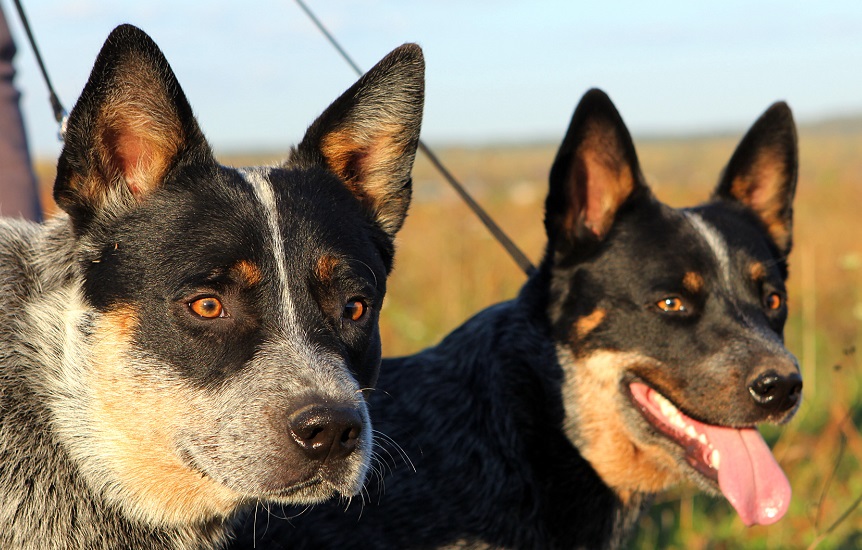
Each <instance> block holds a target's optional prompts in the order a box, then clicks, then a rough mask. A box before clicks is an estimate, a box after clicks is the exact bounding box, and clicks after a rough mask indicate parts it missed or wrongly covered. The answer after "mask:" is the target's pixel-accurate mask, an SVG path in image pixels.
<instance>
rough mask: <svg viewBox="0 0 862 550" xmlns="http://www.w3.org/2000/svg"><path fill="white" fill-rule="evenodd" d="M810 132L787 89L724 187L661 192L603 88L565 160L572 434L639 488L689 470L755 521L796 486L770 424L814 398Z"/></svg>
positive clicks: (559, 258) (554, 193) (624, 491)
mask: <svg viewBox="0 0 862 550" xmlns="http://www.w3.org/2000/svg"><path fill="white" fill-rule="evenodd" d="M796 176H797V148H796V133H795V129H794V124H793V119H792V116H791V113H790V110H789V109H788V107H787V106H786V105H785V104H783V103H776V104H775V105H773V106H772V107H770V108H769V109H768V110H767V111H766V112H765V113H764V114H763V115H762V116H761V117H760V119H759V120H758V121H757V122H756V123H755V124H754V125H753V127H752V128H751V129H750V130H749V132H748V133H747V134H746V136H745V137H744V138H743V140H742V141H741V142H740V144H739V146H738V148H737V149H736V151H735V153H734V154H733V156H732V157H731V159H730V162H729V163H728V165H727V167H726V169H725V171H724V174H723V175H722V176H721V179H720V183H719V184H718V187H717V188H716V190H715V192H714V195H713V197H712V199H711V200H710V201H709V202H707V203H705V204H703V205H700V206H697V207H694V208H688V209H673V208H670V207H668V206H666V205H664V204H662V203H660V202H659V201H657V200H656V199H655V198H654V197H653V195H652V193H651V192H650V190H649V188H648V187H647V185H646V183H645V181H644V178H643V176H642V174H641V171H640V168H639V164H638V159H637V155H636V153H635V147H634V144H633V142H632V139H631V137H630V135H629V133H628V130H627V129H626V127H625V125H624V123H623V121H622V119H621V118H620V115H619V114H618V113H617V111H616V109H615V108H614V106H613V104H612V103H611V102H610V100H609V99H608V98H607V96H606V95H605V94H604V93H602V92H600V91H598V90H592V91H590V92H588V93H587V94H586V95H585V96H584V98H583V99H582V101H581V103H580V105H579V106H578V108H577V109H576V111H575V114H574V116H573V118H572V121H571V125H570V127H569V130H568V133H567V135H566V137H565V139H564V141H563V143H562V146H561V148H560V150H559V152H558V155H557V158H556V160H555V163H554V165H553V168H552V170H551V177H550V183H551V187H550V193H549V196H548V199H547V204H546V229H547V232H548V236H549V244H548V249H547V254H546V257H545V260H544V267H545V268H546V269H549V270H550V274H551V275H550V276H551V290H550V297H549V304H550V305H549V312H548V313H549V318H550V321H551V325H552V331H553V335H554V339H555V342H556V343H557V349H558V356H559V358H560V361H561V364H562V365H563V366H564V369H565V371H566V376H565V382H564V389H563V392H564V396H565V407H566V432H567V435H568V436H569V438H570V439H571V440H572V442H573V443H574V444H575V445H576V446H577V447H578V449H579V450H580V452H581V453H582V454H583V455H584V457H585V458H586V459H587V460H589V461H590V463H591V464H592V466H593V467H594V469H595V470H596V472H597V473H598V474H599V475H600V476H601V477H602V478H603V480H604V481H605V483H606V484H607V485H608V486H610V487H611V488H612V489H614V490H615V491H616V492H617V494H618V495H620V496H621V498H622V499H623V500H625V499H626V498H628V496H629V495H631V494H633V493H655V492H658V491H660V490H662V489H664V488H666V487H668V486H669V485H671V484H673V483H676V482H677V481H679V480H681V479H684V478H687V479H690V480H692V481H694V482H695V483H696V484H698V485H699V486H700V487H702V488H704V489H706V490H707V491H711V492H717V491H720V492H721V493H723V494H724V495H725V496H726V497H727V499H728V500H729V501H730V502H731V504H732V505H733V506H734V508H735V509H736V510H737V511H738V513H739V514H740V517H741V518H742V519H743V521H745V523H747V524H753V523H771V522H773V521H776V520H777V519H779V518H780V517H781V515H783V514H784V512H785V511H786V509H787V505H788V502H789V498H790V487H789V484H788V483H787V479H786V477H785V476H784V474H783V472H782V471H781V469H780V467H779V466H778V465H777V463H776V462H775V459H774V458H773V457H772V454H771V452H770V451H769V448H768V447H767V446H766V444H765V443H764V441H763V438H762V437H761V436H760V435H759V433H758V432H757V430H756V425H757V424H759V423H763V422H784V421H786V420H788V419H789V418H790V417H791V416H792V415H793V413H794V412H795V410H796V409H797V407H798V405H799V402H800V400H801V389H802V380H801V377H800V374H799V368H798V365H797V362H796V360H795V358H794V357H793V356H792V355H791V354H790V353H789V352H788V351H787V350H786V349H785V347H784V345H783V336H782V332H783V327H784V323H785V320H786V318H787V294H786V290H785V285H784V283H785V279H786V277H787V255H788V253H789V252H790V248H791V223H792V200H793V195H794V190H795V185H796Z"/></svg>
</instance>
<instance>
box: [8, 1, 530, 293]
mask: <svg viewBox="0 0 862 550" xmlns="http://www.w3.org/2000/svg"><path fill="white" fill-rule="evenodd" d="M16 1H17V0H16ZM296 3H297V4H299V7H300V8H302V11H304V12H305V14H306V15H308V17H309V19H311V21H312V22H313V23H314V24H315V26H316V27H317V28H318V29H319V30H320V32H322V33H323V36H325V37H326V39H327V40H329V43H330V44H332V46H333V47H334V48H335V49H336V50H338V53H339V54H341V57H343V58H344V60H345V61H347V64H348V65H350V66H351V67H352V68H353V70H354V71H356V74H358V75H361V74H362V70H361V69H360V68H359V66H358V65H357V64H356V63H354V61H353V59H352V58H351V57H350V55H348V53H347V52H346V51H344V48H342V47H341V45H340V44H339V43H338V41H337V40H336V39H335V37H334V36H332V34H331V33H330V32H329V31H328V30H327V28H326V27H325V26H324V25H323V23H321V22H320V20H319V19H318V18H317V17H316V16H315V15H314V13H313V12H312V11H311V10H310V9H309V8H308V6H307V5H305V2H303V0H296ZM419 149H420V150H421V151H422V152H423V153H425V155H426V156H427V157H428V159H429V160H430V161H431V164H433V165H434V167H435V168H437V170H438V171H439V172H440V173H441V174H442V175H443V178H444V179H445V180H446V181H447V182H449V185H451V186H452V188H453V189H454V190H455V192H456V193H458V195H460V197H461V198H462V199H463V200H464V202H466V203H467V206H469V207H470V209H471V210H472V211H473V213H474V214H476V216H478V217H479V219H480V220H481V221H482V223H483V224H485V227H487V228H488V231H490V232H491V234H492V235H493V236H494V238H496V239H497V241H498V242H499V243H500V244H501V245H503V248H505V249H506V252H508V253H509V255H510V256H511V257H512V259H513V260H515V263H517V264H518V267H520V268H521V270H523V271H524V273H526V274H527V275H528V276H529V275H530V274H531V273H533V271H535V269H536V268H535V267H534V266H533V264H532V262H530V260H529V259H528V258H527V256H526V255H525V254H524V253H523V252H522V251H521V249H520V248H518V247H517V245H515V243H514V242H512V240H511V239H510V238H509V237H508V236H506V234H505V233H504V232H503V230H502V229H500V226H498V225H497V224H496V223H495V222H494V220H493V219H491V216H489V215H488V213H487V212H485V210H484V209H483V208H482V207H481V206H479V203H477V202H476V201H475V200H473V197H471V196H470V194H469V193H467V190H466V189H464V186H463V185H461V184H460V183H459V182H458V180H457V179H455V177H454V176H453V175H452V174H451V173H450V172H449V170H447V169H446V167H445V166H443V163H442V162H440V159H438V158H437V155H435V154H434V152H433V151H431V149H430V148H429V147H428V146H427V145H425V144H424V143H423V142H422V141H421V140H420V141H419Z"/></svg>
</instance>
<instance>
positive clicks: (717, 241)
mask: <svg viewBox="0 0 862 550" xmlns="http://www.w3.org/2000/svg"><path fill="white" fill-rule="evenodd" d="M685 216H686V218H688V221H689V222H691V225H693V226H694V228H695V229H697V232H698V233H700V235H701V237H703V239H704V240H705V241H706V243H707V244H708V245H709V248H710V249H711V250H712V253H713V254H714V255H715V259H716V260H717V261H718V267H719V271H720V273H721V277H722V282H723V283H726V282H727V281H729V280H730V254H729V252H728V251H727V243H726V242H725V241H724V239H723V238H722V237H721V234H719V232H718V231H716V229H715V228H714V227H712V226H711V225H709V224H708V223H706V221H704V219H703V218H702V217H700V215H698V214H695V213H694V212H688V211H686V212H685Z"/></svg>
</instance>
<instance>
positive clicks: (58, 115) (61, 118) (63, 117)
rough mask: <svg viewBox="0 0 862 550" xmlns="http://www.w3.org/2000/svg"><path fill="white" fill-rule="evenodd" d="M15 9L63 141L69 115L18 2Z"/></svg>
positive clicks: (22, 8)
mask: <svg viewBox="0 0 862 550" xmlns="http://www.w3.org/2000/svg"><path fill="white" fill-rule="evenodd" d="M15 9H17V10H18V17H20V18H21V24H22V25H23V26H24V32H26V33H27V40H29V41H30V47H32V48H33V54H34V55H35V56H36V62H37V63H38V64H39V70H40V71H42V78H43V79H44V80H45V84H46V85H47V87H48V93H49V95H48V99H49V100H50V101H51V109H53V111H54V119H55V120H56V121H57V124H59V125H60V133H59V138H60V141H63V140H64V139H65V137H66V122H67V121H68V118H69V115H68V113H66V109H64V108H63V104H62V103H60V98H59V97H58V96H57V92H55V91H54V86H53V85H51V79H50V78H49V77H48V70H47V69H45V63H44V62H43V61H42V54H41V53H39V46H37V45H36V39H35V38H33V32H32V31H31V30H30V22H29V21H28V20H27V15H26V14H25V13H24V7H23V6H22V5H21V1H20V0H15Z"/></svg>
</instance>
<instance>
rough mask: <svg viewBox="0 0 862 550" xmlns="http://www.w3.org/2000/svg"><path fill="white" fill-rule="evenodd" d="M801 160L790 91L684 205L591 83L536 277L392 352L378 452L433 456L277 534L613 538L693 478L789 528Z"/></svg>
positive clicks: (293, 542)
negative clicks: (779, 440) (647, 177)
mask: <svg viewBox="0 0 862 550" xmlns="http://www.w3.org/2000/svg"><path fill="white" fill-rule="evenodd" d="M796 172H797V151H796V134H795V129H794V124H793V119H792V116H791V114H790V110H789V109H788V107H787V106H786V105H785V104H783V103H777V104H775V105H773V106H772V107H770V108H769V109H768V110H767V111H766V112H765V113H764V114H763V115H762V116H761V117H760V119H759V120H758V121H757V122H756V123H755V124H754V126H753V127H752V128H751V129H750V130H749V132H748V133H747V134H746V136H745V137H744V138H743V139H742V142H741V143H740V144H739V146H738V147H737V149H736V152H735V153H734V154H733V156H732V157H731V159H730V161H729V163H728V165H727V168H726V169H725V171H724V173H723V175H722V176H721V178H720V180H719V184H718V186H717V188H716V189H715V191H714V193H713V195H712V198H711V199H710V200H709V201H708V202H706V203H705V204H702V205H700V206H696V207H693V208H685V209H674V208H670V207H668V206H666V205H664V204H662V203H661V202H659V201H658V200H657V199H656V198H655V197H654V196H653V194H652V192H651V191H650V190H649V188H648V187H647V185H646V183H645V181H644V178H643V176H642V174H641V170H640V167H639V163H638V159H637V156H636V154H635V148H634V144H633V143H632V139H631V137H630V135H629V133H628V130H627V129H626V127H625V125H624V124H623V121H622V119H621V118H620V115H619V114H618V113H617V111H616V109H615V108H614V106H613V104H612V103H611V102H610V100H609V99H608V97H607V96H606V95H605V94H603V93H602V92H600V91H598V90H593V91H590V92H588V93H587V94H586V95H585V96H584V98H583V100H582V101H581V103H580V105H579V106H578V108H577V110H576V111H575V114H574V117H573V119H572V122H571V125H570V127H569V130H568V133H567V134H566V137H565V139H564V140H563V143H562V146H561V147H560V150H559V153H558V154H557V158H556V160H555V162H554V165H553V168H552V170H551V177H550V192H549V195H548V198H547V202H546V215H545V227H546V230H547V233H548V246H547V250H546V253H545V257H544V259H543V261H542V263H541V265H540V267H539V269H538V271H537V272H536V274H535V275H533V276H532V277H531V279H530V280H529V281H528V282H527V284H526V285H525V286H524V288H523V289H522V291H521V293H520V295H519V296H518V297H517V298H516V299H515V300H512V301H510V302H506V303H502V304H498V305H496V306H493V307H491V308H488V309H487V310H485V311H483V312H481V313H479V314H478V315H476V316H475V317H474V318H473V319H471V320H469V321H467V322H466V323H465V324H464V325H463V326H462V327H460V328H459V329H458V330H456V331H455V332H453V333H452V334H451V335H449V336H448V337H447V338H446V339H444V340H443V341H442V342H441V343H440V344H439V345H438V346H436V347H434V348H431V349H428V350H426V351H424V352H422V353H420V354H418V355H414V356H412V357H406V358H401V359H394V360H390V361H384V365H383V368H382V370H381V377H380V382H379V384H378V387H379V390H380V391H377V392H375V393H374V394H373V395H372V396H371V416H372V418H373V419H374V422H375V426H376V428H377V429H378V430H380V432H381V433H382V434H385V436H384V437H383V439H385V440H387V441H390V438H391V441H395V442H397V443H398V444H399V445H400V446H401V448H403V451H402V450H401V449H399V448H397V447H396V446H395V445H389V444H387V443H386V442H385V441H383V440H382V439H379V441H378V442H379V443H380V444H381V445H382V446H383V447H384V448H382V449H379V450H378V451H377V456H380V457H386V456H393V457H397V456H399V453H402V452H403V453H406V455H407V456H409V458H410V461H411V463H412V464H407V463H406V461H405V464H403V465H402V464H401V463H396V464H392V465H387V467H385V468H384V467H381V468H380V470H381V471H383V472H384V476H383V480H382V483H378V482H376V481H372V483H370V484H369V485H368V486H367V488H366V490H367V491H368V493H369V497H368V498H366V499H364V502H362V503H357V504H355V505H351V506H349V507H347V510H346V511H345V509H344V506H343V504H341V505H339V506H333V507H330V508H327V507H323V506H318V507H316V508H315V509H314V510H311V511H308V512H306V513H303V514H302V515H301V516H300V517H296V518H295V519H294V520H293V521H292V522H291V523H290V524H284V525H282V526H277V525H276V520H275V519H274V518H271V517H270V518H266V517H263V515H261V517H260V518H259V522H260V524H259V525H258V526H257V530H256V533H257V534H258V536H257V539H256V540H257V542H258V543H263V542H266V543H268V546H267V547H274V548H278V547H284V548H375V549H385V548H399V549H400V548H434V547H453V546H454V547H459V548H462V547H466V548H484V547H491V548H525V549H537V548H542V549H545V548H567V549H568V548H613V547H618V546H620V545H622V544H623V542H624V540H625V537H626V535H627V533H628V532H629V531H630V530H631V528H632V527H633V526H634V525H635V523H636V520H637V518H638V516H639V515H640V514H641V512H642V511H643V510H644V509H645V508H646V504H647V503H648V502H649V501H650V500H651V497H652V496H653V495H655V494H657V493H659V492H661V491H664V490H665V489H667V488H669V487H671V486H673V485H675V484H677V483H680V482H683V481H686V480H689V481H692V482H694V483H695V484H696V485H698V486H699V487H701V488H702V489H704V490H705V491H707V492H709V493H712V494H716V495H717V494H723V495H724V497H725V498H727V500H728V501H729V502H730V503H731V505H732V506H733V507H734V508H735V509H736V511H737V512H738V513H739V516H740V518H741V519H742V521H743V522H744V523H745V524H747V525H753V524H768V523H772V522H774V521H777V520H778V519H780V518H781V516H782V515H784V513H785V512H786V511H787V506H788V503H789V501H790V486H789V484H788V482H787V478H786V477H785V475H784V473H783V472H782V471H781V468H780V467H779V465H778V464H777V462H776V461H775V459H774V458H773V456H772V453H771V452H770V450H769V448H768V447H767V445H766V443H765V442H764V440H763V438H762V437H761V436H760V434H759V433H758V432H757V428H756V427H757V425H759V424H761V423H781V422H785V421H787V420H788V419H789V418H790V417H791V416H792V415H793V413H794V411H795V410H796V409H797V407H798V405H799V402H800V399H801V392H802V380H801V377H800V375H799V369H798V366H797V364H796V360H795V359H794V357H793V356H792V355H791V354H790V352H788V351H787V349H785V347H784V345H783V343H782V331H783V327H784V322H785V319H786V317H787V307H786V292H785V287H784V281H785V279H786V277H787V255H788V253H789V252H790V248H791V223H792V200H793V195H794V190H795V186H796ZM411 466H414V467H415V471H414V469H413V468H412V467H411ZM390 467H391V470H390ZM264 531H266V535H263V536H262V535H259V534H260V533H263V532H264ZM254 533H255V532H254V531H253V529H248V530H247V531H246V532H245V535H246V537H247V539H246V540H247V541H248V542H250V540H249V539H251V538H252V537H253V536H254ZM261 539H263V540H261ZM279 545H281V546H279Z"/></svg>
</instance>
